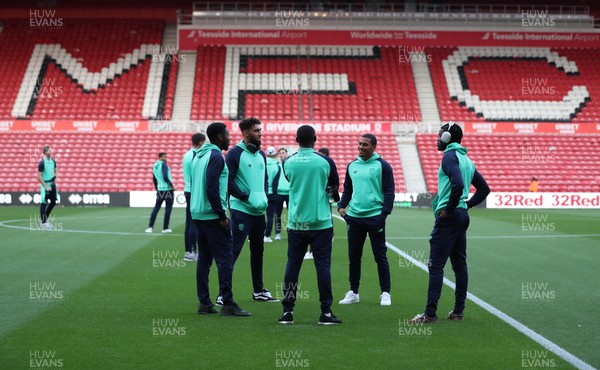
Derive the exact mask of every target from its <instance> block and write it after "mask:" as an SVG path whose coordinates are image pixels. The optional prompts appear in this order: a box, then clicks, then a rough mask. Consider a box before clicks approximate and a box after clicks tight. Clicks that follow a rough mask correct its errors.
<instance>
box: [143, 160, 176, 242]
mask: <svg viewBox="0 0 600 370" xmlns="http://www.w3.org/2000/svg"><path fill="white" fill-rule="evenodd" d="M152 181H154V188H155V189H156V202H155V203H154V209H152V213H151V214H150V221H149V222H148V228H147V229H146V232H147V233H151V232H152V228H153V227H154V222H155V221H156V216H157V215H158V211H160V207H161V206H162V204H163V202H165V203H166V207H165V219H164V221H163V230H162V232H163V233H170V232H171V229H169V222H170V220H171V210H172V209H173V200H174V198H175V194H174V191H175V186H173V178H172V177H171V169H170V168H169V166H168V165H167V153H162V152H161V153H158V160H157V161H156V162H155V163H154V166H153V167H152Z"/></svg>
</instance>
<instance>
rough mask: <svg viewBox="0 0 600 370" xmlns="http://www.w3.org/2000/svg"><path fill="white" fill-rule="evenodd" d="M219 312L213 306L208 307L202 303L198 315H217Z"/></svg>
mask: <svg viewBox="0 0 600 370" xmlns="http://www.w3.org/2000/svg"><path fill="white" fill-rule="evenodd" d="M217 312H219V311H217V309H216V308H215V306H213V305H212V304H209V305H206V304H202V303H200V306H199V307H198V313H199V314H200V315H204V314H207V313H217Z"/></svg>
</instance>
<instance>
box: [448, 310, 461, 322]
mask: <svg viewBox="0 0 600 370" xmlns="http://www.w3.org/2000/svg"><path fill="white" fill-rule="evenodd" d="M447 318H448V320H455V321H462V320H463V319H464V318H465V317H464V315H463V314H462V313H455V312H454V311H450V313H449V314H448V317H447Z"/></svg>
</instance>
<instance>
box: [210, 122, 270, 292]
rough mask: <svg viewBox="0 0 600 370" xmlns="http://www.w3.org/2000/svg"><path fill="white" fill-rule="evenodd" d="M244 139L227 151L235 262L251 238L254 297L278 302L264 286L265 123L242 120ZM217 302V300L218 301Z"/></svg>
mask: <svg viewBox="0 0 600 370" xmlns="http://www.w3.org/2000/svg"><path fill="white" fill-rule="evenodd" d="M239 127H240V130H241V131H242V134H243V135H244V138H243V139H242V141H240V142H239V143H238V144H237V145H236V146H234V147H233V148H231V150H229V151H228V152H227V156H226V158H225V162H226V163H227V168H228V169H229V195H230V197H229V209H230V210H231V223H232V232H233V264H234V265H235V262H236V261H237V258H238V256H239V255H240V253H241V252H242V247H243V246H244V243H245V241H246V237H248V239H250V270H251V271H252V286H253V289H254V292H253V293H252V299H253V300H255V301H266V302H279V300H277V299H275V298H273V297H272V296H271V293H269V291H268V290H267V289H265V288H264V286H263V252H264V234H265V227H266V224H265V213H266V211H267V192H268V182H267V159H266V157H265V153H264V152H263V151H262V150H260V144H261V137H262V125H261V123H260V121H259V120H258V119H256V118H253V117H250V118H246V119H244V120H242V121H241V122H240V124H239ZM217 304H218V303H217Z"/></svg>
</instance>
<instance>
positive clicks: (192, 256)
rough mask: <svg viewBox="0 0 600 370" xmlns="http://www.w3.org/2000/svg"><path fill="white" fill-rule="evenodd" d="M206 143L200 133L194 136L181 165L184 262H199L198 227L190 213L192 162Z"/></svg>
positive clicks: (204, 137)
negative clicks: (183, 208) (183, 210)
mask: <svg viewBox="0 0 600 370" xmlns="http://www.w3.org/2000/svg"><path fill="white" fill-rule="evenodd" d="M205 141H206V136H204V134H201V133H199V132H197V133H195V134H193V135H192V147H191V148H190V150H188V151H187V152H186V153H185V154H184V155H183V159H182V161H181V162H182V163H181V169H182V170H183V181H184V186H183V195H184V196H185V232H184V237H183V244H184V248H185V255H184V257H183V259H184V261H197V260H198V252H197V248H196V227H195V226H194V223H193V222H192V214H191V213H190V189H191V187H192V160H193V159H194V157H195V156H196V153H197V152H198V149H200V147H201V146H202V145H204V142H205Z"/></svg>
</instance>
